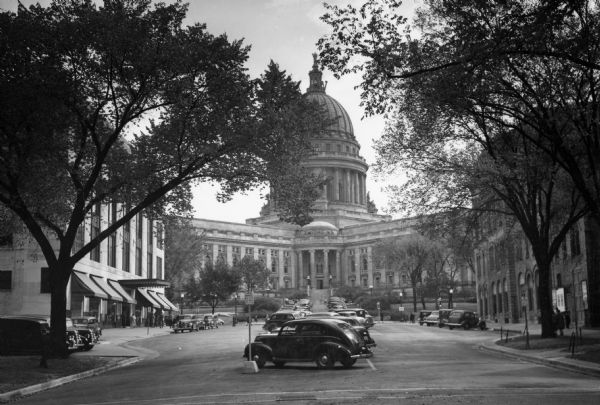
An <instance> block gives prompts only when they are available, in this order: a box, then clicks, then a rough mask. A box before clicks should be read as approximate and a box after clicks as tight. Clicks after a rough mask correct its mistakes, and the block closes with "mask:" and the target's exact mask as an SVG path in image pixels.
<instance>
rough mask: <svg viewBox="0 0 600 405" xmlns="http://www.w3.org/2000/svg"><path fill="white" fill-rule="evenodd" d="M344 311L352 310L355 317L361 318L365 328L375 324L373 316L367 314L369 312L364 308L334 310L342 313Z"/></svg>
mask: <svg viewBox="0 0 600 405" xmlns="http://www.w3.org/2000/svg"><path fill="white" fill-rule="evenodd" d="M344 311H354V312H355V313H356V316H357V317H359V318H363V319H364V321H362V322H363V325H364V326H365V328H370V327H372V326H373V325H374V324H375V322H374V321H373V317H372V316H371V315H369V312H368V311H367V310H366V309H362V308H345V309H338V310H336V312H338V313H344Z"/></svg>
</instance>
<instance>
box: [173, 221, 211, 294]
mask: <svg viewBox="0 0 600 405" xmlns="http://www.w3.org/2000/svg"><path fill="white" fill-rule="evenodd" d="M163 224H164V229H165V280H166V281H168V282H169V283H170V284H171V287H170V288H168V289H167V291H166V293H167V295H168V298H169V299H171V300H174V299H175V300H176V299H177V296H176V295H175V294H176V293H177V292H182V291H183V290H184V284H185V283H186V281H188V280H190V279H191V278H192V277H193V276H195V275H196V273H197V272H199V270H200V269H201V268H202V254H203V252H202V243H203V236H204V235H203V234H201V233H198V230H197V229H196V228H194V227H193V225H192V223H191V221H190V220H188V219H187V218H184V217H164V218H163Z"/></svg>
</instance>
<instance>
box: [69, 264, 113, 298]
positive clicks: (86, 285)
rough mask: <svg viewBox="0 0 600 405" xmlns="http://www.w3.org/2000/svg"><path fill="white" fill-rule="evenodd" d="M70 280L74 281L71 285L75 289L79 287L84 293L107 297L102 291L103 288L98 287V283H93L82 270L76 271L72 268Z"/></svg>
mask: <svg viewBox="0 0 600 405" xmlns="http://www.w3.org/2000/svg"><path fill="white" fill-rule="evenodd" d="M71 280H72V281H73V280H74V281H75V283H74V286H73V287H74V289H75V290H76V289H77V287H79V289H80V291H81V292H82V293H83V294H84V295H87V296H91V297H98V298H104V299H108V294H106V292H104V290H102V289H101V288H100V287H98V285H97V284H96V283H94V282H93V281H92V279H90V278H89V277H88V275H87V274H86V273H83V272H81V271H77V270H73V273H72V276H71Z"/></svg>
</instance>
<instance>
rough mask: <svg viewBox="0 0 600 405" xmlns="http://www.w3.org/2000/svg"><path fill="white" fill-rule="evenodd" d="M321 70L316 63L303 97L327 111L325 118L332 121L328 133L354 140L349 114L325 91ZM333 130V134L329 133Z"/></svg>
mask: <svg viewBox="0 0 600 405" xmlns="http://www.w3.org/2000/svg"><path fill="white" fill-rule="evenodd" d="M321 74H322V73H321V72H320V71H319V70H318V68H317V66H316V65H313V70H312V71H311V72H310V73H309V75H310V87H309V88H308V89H307V90H306V95H305V97H306V98H307V99H308V100H310V101H316V102H317V103H319V104H320V105H321V107H322V108H323V109H324V110H325V111H326V112H327V118H328V119H330V120H331V121H332V122H333V123H332V124H331V125H330V126H329V127H328V128H327V131H328V132H330V134H329V135H334V136H338V137H340V138H346V139H352V140H354V139H355V138H354V128H353V127H352V121H351V120H350V116H349V115H348V113H347V112H346V110H345V109H344V107H343V106H342V105H341V104H340V102H339V101H337V100H336V99H335V98H333V97H331V96H330V95H328V94H326V93H325V86H324V84H323V81H322V80H321ZM331 132H334V133H335V134H331Z"/></svg>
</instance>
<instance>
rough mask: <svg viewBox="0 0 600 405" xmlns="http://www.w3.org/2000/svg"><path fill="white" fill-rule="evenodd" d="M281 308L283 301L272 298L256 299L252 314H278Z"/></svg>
mask: <svg viewBox="0 0 600 405" xmlns="http://www.w3.org/2000/svg"><path fill="white" fill-rule="evenodd" d="M280 307H281V299H277V298H271V297H258V296H257V297H254V305H252V312H254V311H257V312H267V313H273V312H276V311H277V310H278V309H279V308H280Z"/></svg>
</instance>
